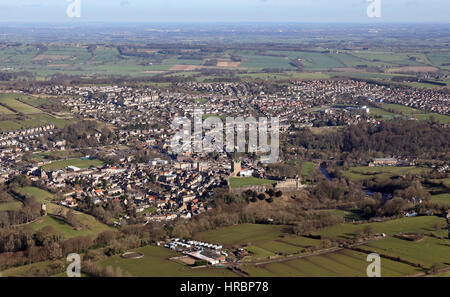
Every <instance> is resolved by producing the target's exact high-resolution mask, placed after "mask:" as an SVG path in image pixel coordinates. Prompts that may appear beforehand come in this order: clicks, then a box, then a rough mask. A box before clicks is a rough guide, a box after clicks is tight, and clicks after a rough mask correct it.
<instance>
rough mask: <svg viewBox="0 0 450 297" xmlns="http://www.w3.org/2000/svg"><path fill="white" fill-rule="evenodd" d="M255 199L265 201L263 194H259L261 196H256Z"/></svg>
mask: <svg viewBox="0 0 450 297" xmlns="http://www.w3.org/2000/svg"><path fill="white" fill-rule="evenodd" d="M257 198H258V199H259V200H264V199H266V195H265V194H264V193H261V194H258V196H257Z"/></svg>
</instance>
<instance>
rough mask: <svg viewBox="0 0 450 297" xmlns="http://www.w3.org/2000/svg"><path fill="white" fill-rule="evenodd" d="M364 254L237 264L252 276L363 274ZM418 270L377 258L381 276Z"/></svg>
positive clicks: (338, 254) (365, 255) (355, 253)
mask: <svg viewBox="0 0 450 297" xmlns="http://www.w3.org/2000/svg"><path fill="white" fill-rule="evenodd" d="M366 258H367V254H365V253H361V252H356V251H351V250H341V251H338V252H334V253H329V254H326V255H318V256H308V257H305V258H301V259H296V260H290V261H285V262H279V263H269V264H263V265H250V264H248V265H241V266H240V267H239V268H241V269H242V270H243V271H246V272H247V273H249V274H250V276H252V277H269V276H273V277H326V276H329V277H340V276H347V277H348V276H359V277H364V276H367V274H366V269H367V265H368V262H367V261H366ZM420 272H422V271H421V270H420V269H417V268H415V267H413V266H410V265H407V264H403V263H399V262H395V261H392V260H389V259H384V258H382V259H381V276H384V277H392V276H405V275H413V274H416V273H420Z"/></svg>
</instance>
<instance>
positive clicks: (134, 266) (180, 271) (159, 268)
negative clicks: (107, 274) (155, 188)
mask: <svg viewBox="0 0 450 297" xmlns="http://www.w3.org/2000/svg"><path fill="white" fill-rule="evenodd" d="M133 251H136V252H139V253H142V254H144V257H143V258H141V259H124V258H122V257H121V256H120V255H116V256H113V257H111V258H109V259H107V260H105V261H103V262H102V265H104V266H113V267H120V268H121V270H122V271H124V272H127V273H130V274H131V275H132V276H135V277H187V276H189V277H229V276H237V275H236V274H234V273H233V272H231V271H229V270H227V269H224V268H195V269H192V268H190V267H188V266H187V265H183V264H180V263H177V262H175V261H172V260H169V259H170V258H172V257H180V256H181V254H179V253H177V252H174V251H172V250H169V249H166V248H162V247H158V246H145V247H142V248H138V249H136V250H133Z"/></svg>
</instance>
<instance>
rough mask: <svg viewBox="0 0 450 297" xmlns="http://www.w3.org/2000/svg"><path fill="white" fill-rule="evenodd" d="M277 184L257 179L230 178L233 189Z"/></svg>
mask: <svg viewBox="0 0 450 297" xmlns="http://www.w3.org/2000/svg"><path fill="white" fill-rule="evenodd" d="M271 184H276V181H274V180H268V179H261V178H256V177H232V178H230V187H231V188H243V187H249V186H260V185H271Z"/></svg>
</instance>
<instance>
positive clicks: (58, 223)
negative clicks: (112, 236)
mask: <svg viewBox="0 0 450 297" xmlns="http://www.w3.org/2000/svg"><path fill="white" fill-rule="evenodd" d="M75 215H76V218H77V220H78V221H79V222H80V223H81V224H82V225H83V227H82V229H81V230H75V229H74V228H73V227H71V226H69V225H67V224H66V223H65V222H64V221H62V220H59V219H58V218H56V217H54V216H52V215H47V216H44V217H41V218H39V219H38V220H37V221H35V222H33V223H31V224H29V226H31V228H33V230H36V231H38V230H41V229H42V228H44V227H45V226H52V227H53V228H55V230H56V231H58V232H61V233H62V234H63V235H64V237H65V238H71V237H76V236H88V235H89V236H92V237H93V238H95V237H97V235H98V234H100V233H102V232H104V231H106V230H111V229H112V228H111V227H108V226H107V225H105V224H103V223H101V222H99V221H98V220H97V219H95V218H94V217H92V216H90V215H87V214H84V213H80V212H75Z"/></svg>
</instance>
